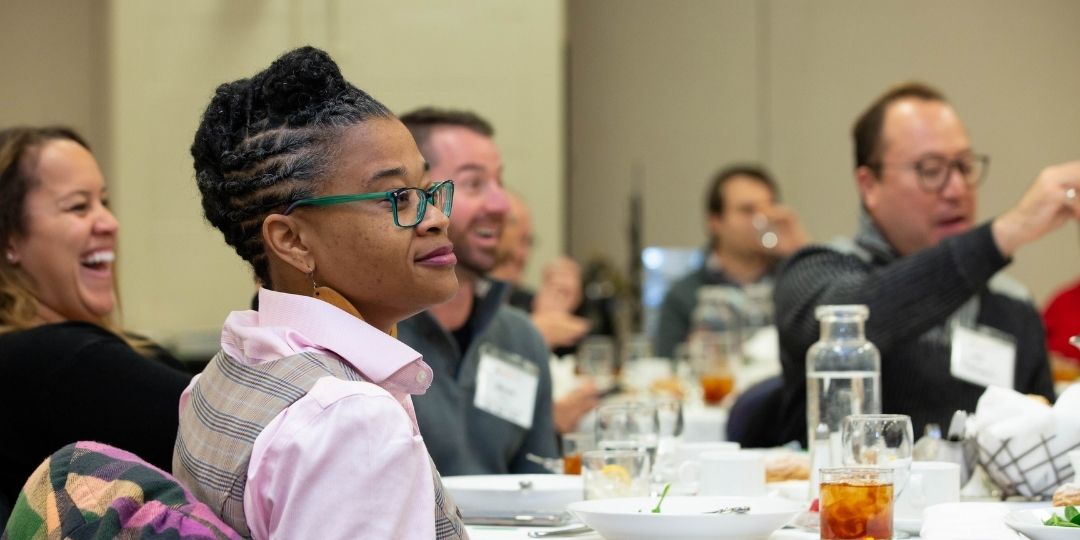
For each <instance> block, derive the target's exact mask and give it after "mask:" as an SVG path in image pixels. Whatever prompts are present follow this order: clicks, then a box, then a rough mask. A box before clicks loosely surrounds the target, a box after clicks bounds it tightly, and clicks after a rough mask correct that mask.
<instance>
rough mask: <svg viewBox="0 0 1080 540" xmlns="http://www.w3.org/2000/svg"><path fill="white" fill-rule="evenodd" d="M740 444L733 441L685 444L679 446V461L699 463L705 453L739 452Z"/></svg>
mask: <svg viewBox="0 0 1080 540" xmlns="http://www.w3.org/2000/svg"><path fill="white" fill-rule="evenodd" d="M738 450H739V443H737V442H733V441H699V442H683V443H682V444H680V445H679V461H680V462H682V463H685V462H689V461H698V460H699V458H701V454H703V453H705V452H737V451H738Z"/></svg>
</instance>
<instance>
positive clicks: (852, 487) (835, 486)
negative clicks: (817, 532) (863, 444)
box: [818, 467, 893, 540]
mask: <svg viewBox="0 0 1080 540" xmlns="http://www.w3.org/2000/svg"><path fill="white" fill-rule="evenodd" d="M818 508H819V509H820V511H821V538H822V540H847V539H856V538H857V539H860V540H862V539H865V540H870V539H873V540H889V539H891V538H892V537H893V470H892V469H890V468H888V467H880V468H859V467H827V468H824V469H821V493H820V495H819V500H818Z"/></svg>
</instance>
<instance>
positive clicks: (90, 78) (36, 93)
mask: <svg viewBox="0 0 1080 540" xmlns="http://www.w3.org/2000/svg"><path fill="white" fill-rule="evenodd" d="M105 4H106V2H105V0H87V1H85V2H39V1H36V0H3V2H0V51H3V53H2V54H0V80H2V82H0V127H8V126H13V125H17V124H33V125H40V124H49V123H58V124H65V125H69V126H72V127H74V128H75V129H77V130H78V131H79V132H80V133H82V134H83V136H85V137H86V138H87V140H88V141H89V143H90V145H91V146H92V147H93V148H94V150H96V151H98V152H103V151H105V150H106V148H107V144H108V132H109V130H108V125H107V122H108V111H107V109H106V107H107V103H108V99H107V89H108V69H107V68H108V66H107V63H106V57H105V54H104V52H103V51H104V50H105V40H106V24H105V23H106V21H105V16H104V13H105V10H104V9H103V8H104V6H105Z"/></svg>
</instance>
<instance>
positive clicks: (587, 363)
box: [577, 336, 615, 391]
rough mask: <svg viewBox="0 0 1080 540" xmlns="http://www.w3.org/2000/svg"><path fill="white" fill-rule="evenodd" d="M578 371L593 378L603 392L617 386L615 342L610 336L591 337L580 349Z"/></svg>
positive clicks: (586, 339)
mask: <svg viewBox="0 0 1080 540" xmlns="http://www.w3.org/2000/svg"><path fill="white" fill-rule="evenodd" d="M577 360H578V369H580V371H581V373H582V374H583V375H588V376H590V377H592V378H593V381H594V382H595V383H596V387H597V388H598V389H600V390H601V391H604V390H610V389H611V388H613V387H614V386H615V340H613V339H612V338H611V337H609V336H589V337H587V338H585V339H584V340H583V341H582V342H581V345H580V346H579V347H578V352H577Z"/></svg>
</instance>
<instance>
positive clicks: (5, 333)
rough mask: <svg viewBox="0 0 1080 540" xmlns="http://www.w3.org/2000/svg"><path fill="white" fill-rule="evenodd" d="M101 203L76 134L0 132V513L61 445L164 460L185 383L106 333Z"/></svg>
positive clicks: (97, 180) (110, 249)
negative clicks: (102, 446)
mask: <svg viewBox="0 0 1080 540" xmlns="http://www.w3.org/2000/svg"><path fill="white" fill-rule="evenodd" d="M107 200H108V198H107V196H106V190H105V180H104V179H103V178H102V175H101V170H100V169H99V168H98V164H97V161H95V160H94V157H93V155H91V154H90V150H89V149H88V147H87V145H86V142H85V141H84V140H83V139H82V137H80V136H79V135H78V134H76V133H75V132H74V131H72V130H70V129H67V128H59V127H57V128H11V129H6V130H3V131H0V241H2V242H3V248H4V255H3V257H2V260H0V441H2V442H0V514H2V513H3V507H4V506H5V503H6V505H13V504H14V503H15V497H16V495H17V494H18V492H19V489H20V488H21V487H22V485H23V482H25V481H26V479H27V477H28V476H30V473H32V472H33V471H34V469H35V468H36V467H37V466H38V464H39V463H40V462H41V460H42V459H44V458H45V457H47V456H48V455H49V454H51V453H52V452H53V451H54V450H57V449H58V448H60V447H62V446H64V445H66V444H68V443H71V442H75V441H80V440H93V441H100V442H104V443H108V444H111V445H113V446H118V447H120V448H123V449H125V450H129V451H131V452H134V453H136V454H138V455H139V456H142V457H143V459H146V460H147V461H149V462H150V463H153V464H155V465H157V466H159V467H162V468H164V469H166V470H167V469H168V467H169V464H170V463H171V462H172V447H173V442H174V441H175V439H176V426H177V410H176V405H177V403H178V401H179V399H180V393H181V391H183V389H184V387H185V386H186V385H187V384H188V381H189V380H190V378H191V376H190V375H188V374H187V373H185V372H183V371H180V369H179V368H180V365H179V364H178V363H177V362H176V361H175V360H174V359H172V358H171V357H165V356H164V355H162V354H161V353H160V350H155V349H154V348H153V347H151V346H149V344H148V343H146V342H145V341H142V340H138V339H134V338H132V337H130V336H128V335H126V334H124V333H123V332H121V331H120V330H119V329H118V328H117V326H116V323H115V321H114V319H113V315H114V311H115V308H116V291H115V289H114V282H115V280H114V275H113V261H114V259H115V250H116V233H117V229H118V224H117V221H116V218H115V217H113V215H112V213H111V212H109V209H108V207H107ZM133 346H134V347H133ZM155 352H156V353H157V354H155ZM151 356H152V357H154V358H153V359H151V358H148V357H151ZM174 368H177V369H174ZM2 521H3V516H2V515H0V522H2Z"/></svg>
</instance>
